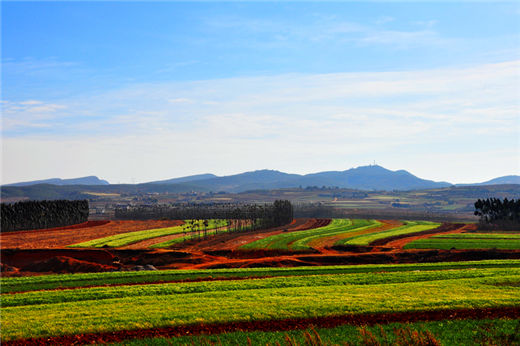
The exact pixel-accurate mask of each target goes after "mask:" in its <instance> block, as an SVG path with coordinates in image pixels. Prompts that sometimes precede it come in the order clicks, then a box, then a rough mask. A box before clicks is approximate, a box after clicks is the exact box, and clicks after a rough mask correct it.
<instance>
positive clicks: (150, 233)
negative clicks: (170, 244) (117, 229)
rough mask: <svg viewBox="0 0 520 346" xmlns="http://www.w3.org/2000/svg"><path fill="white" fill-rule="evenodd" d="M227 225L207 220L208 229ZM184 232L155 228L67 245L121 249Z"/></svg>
mask: <svg viewBox="0 0 520 346" xmlns="http://www.w3.org/2000/svg"><path fill="white" fill-rule="evenodd" d="M225 225H227V221H226V220H209V226H208V228H209V229H211V228H215V227H223V226H225ZM183 232H184V228H183V226H174V227H167V228H155V229H148V230H144V231H135V232H128V233H122V234H116V235H112V236H108V237H104V238H99V239H94V240H89V241H86V242H83V243H79V244H74V245H69V247H121V246H126V245H130V244H134V243H137V242H140V241H142V240H146V239H152V238H157V237H162V236H165V235H173V234H180V233H183Z"/></svg>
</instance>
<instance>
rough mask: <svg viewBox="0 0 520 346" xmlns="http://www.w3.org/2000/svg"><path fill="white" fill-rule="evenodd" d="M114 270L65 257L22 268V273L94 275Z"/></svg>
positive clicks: (112, 267) (109, 266)
mask: <svg viewBox="0 0 520 346" xmlns="http://www.w3.org/2000/svg"><path fill="white" fill-rule="evenodd" d="M116 269H117V267H116V266H112V265H104V264H100V263H95V262H87V261H82V260H78V259H75V258H72V257H66V256H56V257H52V258H49V259H47V260H44V261H40V262H35V263H31V264H29V265H27V266H25V267H23V268H22V270H23V271H30V272H51V273H95V272H106V271H110V270H116Z"/></svg>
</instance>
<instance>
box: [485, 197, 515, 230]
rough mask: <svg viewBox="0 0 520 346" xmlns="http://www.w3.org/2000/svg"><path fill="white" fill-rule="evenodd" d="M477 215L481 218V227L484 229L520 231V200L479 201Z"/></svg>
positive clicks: (493, 199) (490, 199) (488, 199)
mask: <svg viewBox="0 0 520 346" xmlns="http://www.w3.org/2000/svg"><path fill="white" fill-rule="evenodd" d="M475 215H477V216H480V226H481V227H483V228H504V229H519V228H520V199H517V200H514V199H510V200H508V199H507V198H504V199H503V200H501V199H499V198H487V199H478V200H477V201H476V202H475Z"/></svg>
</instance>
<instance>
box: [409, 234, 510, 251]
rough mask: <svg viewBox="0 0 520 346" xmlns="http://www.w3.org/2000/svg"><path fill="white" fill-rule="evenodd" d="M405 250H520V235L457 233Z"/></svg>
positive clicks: (414, 242) (426, 240)
mask: <svg viewBox="0 0 520 346" xmlns="http://www.w3.org/2000/svg"><path fill="white" fill-rule="evenodd" d="M404 248H405V249H440V250H449V249H493V248H496V249H503V250H518V249H520V234H511V233H504V234H501V233H456V234H445V235H437V236H432V237H428V238H423V239H418V240H415V241H413V242H411V243H409V244H406V245H405V246H404Z"/></svg>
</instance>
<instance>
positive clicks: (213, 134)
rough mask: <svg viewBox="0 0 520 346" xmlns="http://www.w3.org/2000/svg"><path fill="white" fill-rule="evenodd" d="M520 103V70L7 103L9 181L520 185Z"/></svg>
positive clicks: (173, 88) (154, 89) (293, 79)
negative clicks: (326, 173) (364, 178)
mask: <svg viewBox="0 0 520 346" xmlns="http://www.w3.org/2000/svg"><path fill="white" fill-rule="evenodd" d="M519 91H520V62H519V61H511V62H504V63H499V64H488V65H480V66H473V67H466V68H450V69H436V70H423V71H403V72H383V73H340V74H320V75H299V74H292V75H281V76H269V77H243V78H230V79H217V80H208V81H197V82H175V83H167V82H164V83H148V84H136V85H131V86H128V87H126V88H123V89H118V90H112V91H110V92H105V93H100V94H97V95H84V96H82V97H81V98H79V99H73V100H54V101H52V102H47V101H45V100H37V101H35V100H26V101H22V102H7V103H3V105H2V107H3V109H4V111H5V110H6V109H9V112H7V113H6V112H4V114H5V115H4V116H3V123H4V133H3V136H4V137H3V143H4V160H3V161H4V162H3V173H4V174H3V176H4V180H5V181H8V182H12V181H21V180H29V179H36V178H40V177H49V176H69V177H70V176H80V175H87V174H97V175H100V176H102V177H104V178H107V179H109V180H111V181H113V182H117V181H127V182H130V181H131V179H135V180H136V181H147V180H153V179H161V178H169V177H173V176H181V175H186V174H191V173H200V172H213V173H217V174H228V173H233V172H239V171H245V170H252V169H260V168H274V169H281V170H286V171H290V172H315V171H321V170H337V169H347V168H350V167H352V166H357V165H360V164H365V163H369V162H371V161H372V160H374V159H375V160H376V161H377V162H378V163H380V164H383V165H384V164H387V165H388V166H389V168H394V169H397V168H404V169H408V170H410V171H411V172H413V173H417V174H419V173H421V174H423V176H424V177H425V178H430V179H438V180H454V179H452V178H450V177H459V178H457V180H458V181H456V182H461V181H464V179H463V177H464V176H466V177H469V178H467V179H466V180H467V181H478V180H485V179H487V178H489V177H493V176H498V175H505V174H514V173H516V172H518V169H519V167H518V161H519V160H518V158H519V157H520V147H519V146H518V143H520V137H519V134H520V116H519V115H520V101H519V98H518V94H519ZM37 107H40V108H41V109H40V110H39V111H38V112H34V109H35V108H37ZM75 114H80V115H81V116H79V117H75ZM38 116H39V117H43V118H41V119H40V118H38ZM42 119H43V120H42ZM42 126H47V127H48V129H46V128H45V127H42ZM49 127H50V128H49ZM50 130H52V131H50ZM48 131H50V132H48ZM482 152H493V153H495V156H494V157H493V158H488V159H489V161H488V162H490V163H489V164H488V165H483V164H481V163H477V162H473V161H472V160H474V159H475V158H476V157H479V155H480V153H482ZM22 158H23V159H22ZM58 158H59V159H58ZM431 158H435V159H434V160H433V159H431ZM397 163H399V164H400V167H396V166H395V165H396V164H397ZM30 167H32V168H30ZM450 167H451V168H452V169H453V170H452V171H450ZM53 172H54V173H53ZM480 177H481V179H480ZM470 178H471V179H470Z"/></svg>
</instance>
